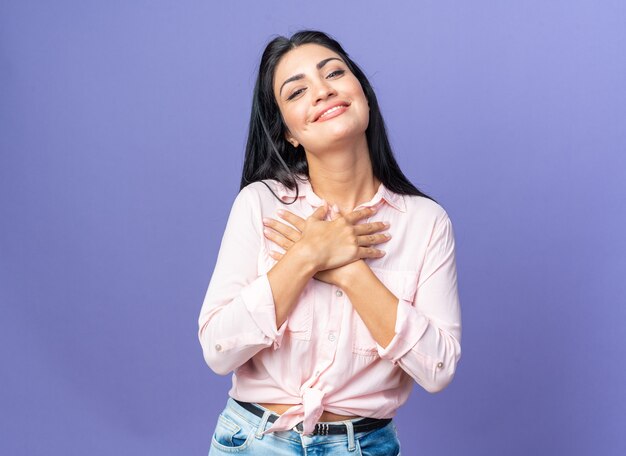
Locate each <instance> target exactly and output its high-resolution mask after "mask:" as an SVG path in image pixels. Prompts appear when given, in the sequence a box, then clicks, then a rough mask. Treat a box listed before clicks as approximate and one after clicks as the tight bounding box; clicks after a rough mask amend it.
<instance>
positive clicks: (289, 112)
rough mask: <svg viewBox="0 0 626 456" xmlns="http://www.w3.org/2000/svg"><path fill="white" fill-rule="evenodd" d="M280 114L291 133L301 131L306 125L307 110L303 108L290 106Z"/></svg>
mask: <svg viewBox="0 0 626 456" xmlns="http://www.w3.org/2000/svg"><path fill="white" fill-rule="evenodd" d="M282 115H283V120H284V121H285V125H287V128H288V129H289V131H290V132H292V133H296V132H298V131H301V130H302V129H303V127H304V126H305V125H306V120H307V117H306V116H307V111H306V110H305V109H303V108H300V107H298V106H290V107H289V109H286V110H284V111H283V113H282Z"/></svg>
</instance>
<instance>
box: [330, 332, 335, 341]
mask: <svg viewBox="0 0 626 456" xmlns="http://www.w3.org/2000/svg"><path fill="white" fill-rule="evenodd" d="M328 340H330V341H331V342H334V341H335V334H334V333H330V334H329V335H328Z"/></svg>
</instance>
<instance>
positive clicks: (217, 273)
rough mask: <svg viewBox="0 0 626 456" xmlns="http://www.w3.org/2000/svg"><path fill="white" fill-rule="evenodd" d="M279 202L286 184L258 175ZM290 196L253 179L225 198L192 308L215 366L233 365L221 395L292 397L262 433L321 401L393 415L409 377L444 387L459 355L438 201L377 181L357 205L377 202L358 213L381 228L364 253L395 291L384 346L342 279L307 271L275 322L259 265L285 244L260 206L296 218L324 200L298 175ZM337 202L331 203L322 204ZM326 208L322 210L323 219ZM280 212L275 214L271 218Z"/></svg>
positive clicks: (450, 238) (450, 258) (449, 247)
mask: <svg viewBox="0 0 626 456" xmlns="http://www.w3.org/2000/svg"><path fill="white" fill-rule="evenodd" d="M264 182H265V183H266V184H267V185H268V186H269V187H270V188H271V189H272V190H273V191H274V193H276V195H277V196H279V197H280V198H281V200H282V201H284V202H291V201H292V200H293V199H294V196H295V190H289V189H287V188H286V187H284V186H283V185H282V184H280V183H279V182H277V181H274V180H267V181H264ZM299 188H300V191H299V198H298V200H297V201H296V202H295V203H294V204H291V205H285V204H282V203H281V202H280V201H278V200H277V199H276V198H275V197H274V196H273V195H272V193H271V192H270V191H269V189H268V187H267V186H266V185H265V184H264V183H263V182H255V183H252V184H250V185H248V186H247V187H245V188H243V189H242V190H241V192H240V193H239V195H238V196H237V198H236V199H235V202H234V204H233V207H232V210H231V213H230V217H229V219H228V223H227V226H226V230H225V232H224V237H223V239H222V244H221V248H220V252H219V255H218V259H217V263H216V266H215V269H214V272H213V276H212V278H211V281H210V284H209V287H208V290H207V293H206V297H205V299H204V303H203V305H202V310H201V312H200V317H199V321H198V323H199V338H200V343H201V345H202V349H203V352H204V357H205V360H206V362H207V364H208V365H209V366H210V367H211V369H213V370H214V371H215V372H216V373H218V374H222V375H225V374H227V373H229V372H231V371H234V374H233V377H232V380H233V384H232V388H231V390H230V391H229V395H230V396H231V397H232V398H235V399H237V400H240V401H243V402H252V403H278V404H297V405H295V406H293V407H291V408H289V409H288V410H287V411H286V412H285V413H283V414H282V415H281V416H280V418H279V419H278V420H276V422H274V423H273V425H272V426H271V427H269V428H268V429H266V430H264V433H265V434H268V433H271V432H276V431H285V430H290V429H292V428H293V427H294V426H295V425H296V424H298V423H299V422H301V421H303V422H304V433H305V434H310V433H311V431H312V429H313V427H314V426H315V424H316V423H317V422H318V420H319V418H320V416H321V414H322V412H323V411H324V410H326V411H328V412H331V413H336V414H340V415H354V416H360V417H371V418H392V417H393V416H394V415H395V413H396V410H397V409H398V408H399V407H400V406H401V405H402V404H403V403H404V402H405V401H406V400H407V399H408V397H409V394H410V392H411V389H412V386H413V382H417V383H418V384H419V385H421V386H422V387H423V388H425V389H426V390H427V391H430V392H436V391H439V390H441V389H442V388H444V387H445V386H446V385H447V384H448V383H449V382H450V381H451V380H452V377H453V376H454V372H455V368H456V364H457V362H458V360H459V357H460V355H461V346H460V341H461V312H460V305H459V297H458V292H457V275H456V263H455V253H454V245H455V244H454V234H453V230H452V224H451V222H450V219H449V217H448V215H447V214H446V212H445V210H444V209H443V208H442V207H441V206H440V205H438V204H437V203H435V202H434V201H432V200H430V199H428V198H424V197H420V196H406V195H399V194H396V193H394V192H392V191H390V190H389V189H387V188H386V187H385V186H384V185H383V184H381V185H380V187H379V189H378V191H377V193H376V195H375V196H374V197H373V198H372V199H371V200H370V201H368V202H366V203H363V204H360V205H359V206H358V207H357V208H355V209H358V208H363V207H368V206H376V207H378V210H377V212H376V213H375V214H374V215H373V216H371V217H370V218H369V219H367V220H363V221H361V222H359V223H365V222H367V221H388V222H390V224H391V226H390V228H389V232H390V233H391V235H392V238H391V239H390V240H389V241H387V242H385V243H384V244H381V245H380V246H379V247H380V248H381V249H383V250H385V251H386V255H385V256H383V257H382V258H376V259H367V260H365V261H366V263H367V264H368V265H369V266H370V268H371V269H372V271H373V272H374V273H375V274H376V276H377V277H378V278H379V279H380V280H381V282H382V283H383V284H384V285H385V286H386V287H387V288H388V289H389V290H390V291H391V292H392V293H393V294H394V295H395V296H396V297H397V298H398V310H397V318H396V324H395V333H396V334H395V336H394V338H393V339H392V341H391V342H390V343H389V345H388V346H387V347H385V348H383V347H382V346H380V345H378V344H377V343H376V341H375V340H374V339H373V337H372V336H371V334H370V332H369V330H368V328H367V327H366V326H365V324H364V323H363V321H362V320H361V318H360V317H359V315H358V314H357V312H356V311H355V310H354V309H353V307H352V305H351V304H350V300H349V298H348V296H347V294H346V293H344V292H343V290H341V289H339V288H337V287H336V286H333V285H330V284H327V283H324V282H321V281H318V280H315V279H311V280H310V281H309V282H308V284H307V285H306V286H305V288H304V289H303V291H302V294H301V295H300V298H299V300H298V302H297V303H296V304H295V305H294V308H293V310H292V312H291V314H290V315H289V317H288V318H287V320H286V321H285V322H284V323H283V324H282V325H281V327H280V328H277V327H276V316H275V308H274V301H273V296H272V290H271V288H270V284H269V281H268V278H267V272H268V271H269V270H270V269H271V268H272V267H273V266H274V264H275V263H276V261H275V260H274V259H272V257H270V255H269V251H270V250H276V251H279V252H284V250H283V249H282V248H281V247H279V246H278V245H276V244H274V243H273V242H271V241H270V240H268V239H267V238H265V237H264V235H263V224H262V219H263V218H264V217H267V218H274V219H277V220H281V219H280V218H279V217H278V215H277V214H276V211H277V210H278V209H286V210H288V211H290V212H293V213H294V214H296V215H298V216H299V217H302V218H307V217H309V216H310V215H311V214H312V213H313V211H315V209H317V208H318V207H320V206H321V205H323V204H324V201H323V200H322V199H320V198H319V197H318V196H317V195H316V194H315V193H314V192H313V189H312V187H311V185H310V183H309V182H308V181H307V182H306V183H304V184H302V183H300V184H299ZM333 210H336V208H333ZM331 217H332V214H329V215H328V218H329V219H330V218H331ZM281 221H282V220H281Z"/></svg>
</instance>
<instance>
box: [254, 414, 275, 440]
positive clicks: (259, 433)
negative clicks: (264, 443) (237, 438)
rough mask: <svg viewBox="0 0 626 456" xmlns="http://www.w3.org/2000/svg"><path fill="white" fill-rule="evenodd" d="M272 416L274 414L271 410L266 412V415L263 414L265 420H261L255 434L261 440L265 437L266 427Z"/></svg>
mask: <svg viewBox="0 0 626 456" xmlns="http://www.w3.org/2000/svg"><path fill="white" fill-rule="evenodd" d="M271 415H272V412H271V411H269V410H266V411H265V413H263V418H261V422H260V423H259V427H258V428H257V430H256V433H255V434H254V436H255V437H256V438H257V439H259V440H261V439H262V438H263V437H264V434H263V432H265V426H266V425H267V420H268V419H269V417H270V416H271Z"/></svg>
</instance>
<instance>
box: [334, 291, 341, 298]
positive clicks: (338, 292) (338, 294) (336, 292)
mask: <svg viewBox="0 0 626 456" xmlns="http://www.w3.org/2000/svg"><path fill="white" fill-rule="evenodd" d="M335 295H337V296H339V297H340V298H341V297H342V296H343V291H341V290H337V291H335Z"/></svg>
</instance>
